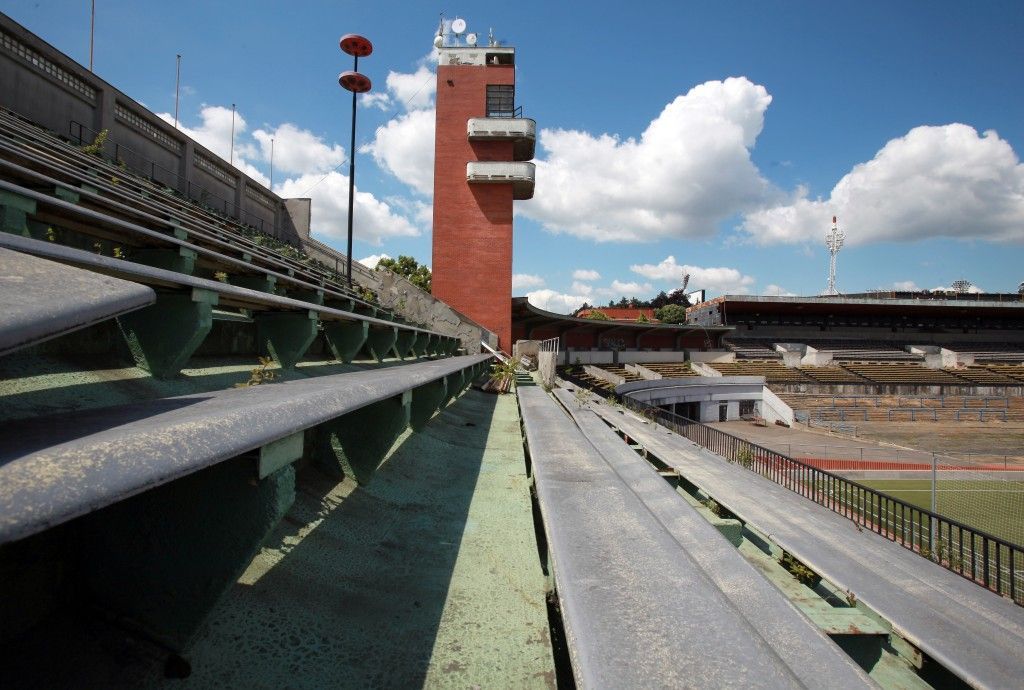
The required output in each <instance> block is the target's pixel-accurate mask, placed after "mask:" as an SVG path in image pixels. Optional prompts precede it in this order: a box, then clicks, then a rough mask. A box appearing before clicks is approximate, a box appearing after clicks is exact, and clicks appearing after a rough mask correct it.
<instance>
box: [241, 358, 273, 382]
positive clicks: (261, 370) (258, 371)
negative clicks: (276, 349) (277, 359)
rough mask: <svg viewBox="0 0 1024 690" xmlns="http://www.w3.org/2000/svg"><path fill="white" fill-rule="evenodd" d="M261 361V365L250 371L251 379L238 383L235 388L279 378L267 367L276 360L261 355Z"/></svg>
mask: <svg viewBox="0 0 1024 690" xmlns="http://www.w3.org/2000/svg"><path fill="white" fill-rule="evenodd" d="M259 362H260V364H259V366H258V367H256V368H255V369H253V370H251V371H250V372H249V380H248V381H246V382H245V383H236V384H235V388H248V387H249V386H259V385H261V384H264V383H269V382H271V381H273V380H274V379H276V378H277V374H276V373H274V372H272V371H268V370H267V368H268V367H269V366H270V365H271V364H273V363H274V360H272V359H271V358H270V357H260V358H259Z"/></svg>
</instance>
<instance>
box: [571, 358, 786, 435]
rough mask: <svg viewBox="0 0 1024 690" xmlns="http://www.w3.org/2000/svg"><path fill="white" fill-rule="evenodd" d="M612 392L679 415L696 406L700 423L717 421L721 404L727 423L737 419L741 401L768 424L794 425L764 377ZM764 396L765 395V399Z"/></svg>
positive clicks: (668, 382) (643, 385) (639, 384)
mask: <svg viewBox="0 0 1024 690" xmlns="http://www.w3.org/2000/svg"><path fill="white" fill-rule="evenodd" d="M588 371H589V368H588ZM605 373H607V372H605ZM615 392H616V393H617V394H618V395H622V396H627V397H630V398H633V399H634V400H638V401H640V402H645V403H647V404H649V405H657V406H659V407H665V408H667V409H670V410H672V411H674V412H676V413H677V414H679V413H681V411H680V407H681V406H683V405H686V404H689V403H699V404H700V419H699V420H698V421H701V422H717V421H719V411H720V409H721V407H722V405H725V406H726V419H727V420H729V421H732V420H737V419H740V401H744V400H746V401H753V402H754V410H755V412H756V413H757V414H759V415H760V416H761V417H764V418H765V419H766V420H767V421H768V422H769V423H775V422H776V421H781V422H784V423H786V424H790V425H792V423H793V411H792V409H790V408H789V406H788V405H786V404H785V403H784V402H782V401H781V400H779V399H778V398H777V397H776V396H774V394H772V393H771V391H768V389H767V388H766V387H765V385H764V377H761V376H715V377H704V376H692V377H690V376H688V377H686V378H682V379H661V380H653V381H630V382H628V383H623V384H621V385H617V386H616V387H615ZM765 393H768V397H767V399H766V396H765Z"/></svg>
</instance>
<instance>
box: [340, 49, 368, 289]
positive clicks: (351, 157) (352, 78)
mask: <svg viewBox="0 0 1024 690" xmlns="http://www.w3.org/2000/svg"><path fill="white" fill-rule="evenodd" d="M338 44H339V45H340V46H341V49H342V51H344V52H346V53H348V54H349V55H351V56H352V57H353V58H354V64H353V65H352V71H351V72H342V73H341V74H340V75H339V76H338V83H339V84H341V86H342V88H344V89H347V90H348V91H351V92H352V139H351V142H350V144H349V149H348V248H347V250H346V252H345V261H346V269H345V275H346V276H347V280H348V286H349V288H350V289H351V287H352V206H353V203H354V201H355V190H356V95H357V94H360V93H365V92H367V91H369V90H370V86H371V85H370V80H369V79H368V78H367V77H366V76H365V75H362V74H360V73H359V58H360V57H366V56H367V55H369V54H370V53H372V52H373V44H372V43H370V41H369V40H367V39H366V38H363V37H362V36H359V35H357V34H346V35H345V36H342V37H341V40H340V41H338Z"/></svg>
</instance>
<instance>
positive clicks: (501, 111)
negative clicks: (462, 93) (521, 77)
mask: <svg viewBox="0 0 1024 690" xmlns="http://www.w3.org/2000/svg"><path fill="white" fill-rule="evenodd" d="M515 104H516V87H515V86H513V85H512V84H488V85H487V117H515Z"/></svg>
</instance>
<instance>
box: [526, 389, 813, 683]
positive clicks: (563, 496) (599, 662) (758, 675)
mask: <svg viewBox="0 0 1024 690" xmlns="http://www.w3.org/2000/svg"><path fill="white" fill-rule="evenodd" d="M519 399H520V407H521V411H522V416H523V424H524V428H525V431H526V436H527V443H528V446H529V449H530V456H531V458H532V462H533V471H534V477H535V480H536V487H537V497H538V501H539V503H540V508H541V512H542V514H543V516H544V529H545V533H546V535H547V540H548V548H549V553H550V568H551V571H552V572H553V575H554V579H555V583H556V588H557V591H558V596H559V604H560V606H561V610H562V618H563V621H564V622H565V628H566V639H567V642H568V646H569V651H570V656H571V659H572V662H573V672H574V674H575V676H576V680H577V683H578V684H579V685H580V686H581V687H655V686H658V687H715V688H719V687H772V688H775V687H802V686H803V684H802V683H801V680H800V678H799V677H798V676H797V675H796V674H795V673H794V672H793V670H792V669H791V668H789V667H788V666H787V665H786V663H784V662H783V660H782V659H781V658H780V657H779V655H778V654H777V653H776V652H775V650H774V649H773V648H772V647H771V645H770V644H769V643H768V642H767V641H766V640H765V639H764V638H763V637H762V636H761V635H760V634H759V633H758V631H757V630H756V629H755V628H754V627H753V626H752V625H751V624H750V622H749V621H748V620H746V619H745V618H744V617H743V616H742V615H741V614H740V612H739V611H738V610H737V609H736V607H735V605H734V604H733V603H732V602H731V601H730V600H729V598H728V597H727V596H726V595H725V593H724V592H723V591H722V590H721V589H720V588H719V586H718V585H717V584H716V583H715V582H714V581H713V579H712V578H710V577H709V576H708V574H707V573H706V572H705V571H704V570H703V569H702V568H701V567H700V566H699V565H698V564H697V563H696V562H695V561H694V559H693V558H692V557H691V556H690V555H688V554H687V553H686V552H685V551H684V550H683V549H681V548H680V544H679V542H677V541H676V540H675V538H674V537H673V536H672V534H671V533H670V532H669V531H668V530H667V529H666V528H665V525H664V524H662V523H661V522H660V521H659V520H658V519H657V518H656V517H655V515H654V514H652V512H651V511H650V510H649V509H648V508H647V507H646V506H645V505H644V503H643V502H642V501H641V500H640V498H638V496H637V495H636V494H635V493H634V492H633V491H632V490H631V489H630V488H629V487H628V486H627V485H626V484H625V483H624V482H623V480H622V478H621V477H619V476H618V475H617V474H616V472H615V471H614V470H613V469H612V467H611V466H609V465H608V463H607V462H606V461H605V460H604V458H603V457H602V456H601V455H600V453H598V452H597V450H596V449H595V448H594V447H593V446H592V445H591V444H590V443H589V442H588V441H587V439H586V437H585V436H584V435H583V434H582V433H581V432H580V430H579V429H578V428H577V427H576V426H575V424H574V423H573V422H572V420H571V419H570V418H569V417H568V416H567V415H565V414H564V412H563V411H562V410H561V409H560V408H559V406H558V405H557V403H555V402H554V401H553V400H552V399H551V398H550V397H548V395H547V394H546V393H545V392H544V391H543V390H542V389H541V388H539V387H524V388H520V389H519Z"/></svg>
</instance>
